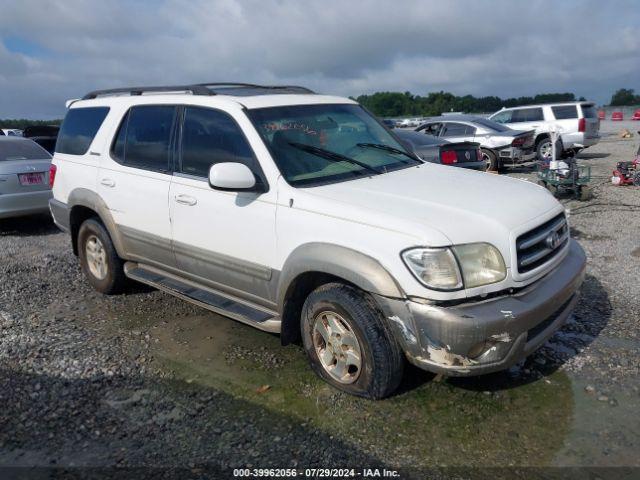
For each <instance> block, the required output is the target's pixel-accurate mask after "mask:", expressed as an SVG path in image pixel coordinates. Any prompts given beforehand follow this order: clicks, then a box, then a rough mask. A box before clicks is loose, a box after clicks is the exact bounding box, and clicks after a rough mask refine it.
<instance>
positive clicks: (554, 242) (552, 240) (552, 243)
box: [544, 232, 560, 250]
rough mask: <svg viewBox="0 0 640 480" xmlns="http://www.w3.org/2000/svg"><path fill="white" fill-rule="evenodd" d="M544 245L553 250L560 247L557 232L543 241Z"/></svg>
mask: <svg viewBox="0 0 640 480" xmlns="http://www.w3.org/2000/svg"><path fill="white" fill-rule="evenodd" d="M544 243H545V244H546V245H547V248H550V249H551V250H555V249H556V248H558V247H559V246H560V235H558V232H553V233H551V234H549V235H548V236H547V238H545V239H544Z"/></svg>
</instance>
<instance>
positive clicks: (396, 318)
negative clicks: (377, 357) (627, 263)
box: [376, 240, 586, 376]
mask: <svg viewBox="0 0 640 480" xmlns="http://www.w3.org/2000/svg"><path fill="white" fill-rule="evenodd" d="M585 266H586V257H585V254H584V252H583V250H582V248H581V247H580V246H579V245H578V244H577V243H576V242H575V241H573V240H572V241H571V244H570V248H569V253H568V255H567V256H566V257H565V259H564V260H563V261H562V263H560V265H558V266H557V267H556V268H555V269H554V270H553V271H551V272H550V273H549V274H547V275H546V276H545V277H543V278H542V279H540V280H538V281H537V282H535V283H533V284H531V285H529V286H527V287H525V288H524V289H523V290H521V291H519V292H517V293H516V294H514V295H505V296H502V297H498V298H492V299H488V300H484V301H479V302H470V303H467V304H460V305H456V306H452V307H442V306H437V305H428V304H423V303H418V302H414V301H410V300H402V299H389V298H385V297H381V296H376V299H377V300H378V303H379V304H380V305H381V307H382V309H383V311H384V313H385V316H386V317H387V318H388V319H389V320H390V324H391V327H392V329H393V331H394V334H395V337H396V338H397V339H398V341H399V343H400V344H401V346H402V347H403V349H404V351H405V354H406V357H407V359H408V360H409V361H410V362H411V363H413V364H414V365H416V366H418V367H420V368H423V369H425V370H429V371H432V372H436V373H443V374H445V375H449V376H470V375H480V374H484V373H490V372H494V371H498V370H504V369H506V368H509V367H510V366H511V365H513V364H515V363H517V362H518V361H520V360H521V359H523V358H525V357H526V356H527V355H529V354H530V353H532V352H533V351H534V350H536V349H537V348H538V347H539V346H540V345H541V344H542V343H543V342H545V341H546V340H547V339H548V338H549V337H550V336H551V335H553V333H554V332H555V331H556V330H557V329H558V328H560V327H561V326H562V325H563V324H564V322H565V321H566V319H567V318H568V317H569V315H570V314H571V311H572V310H573V308H574V306H575V304H576V302H577V301H578V290H579V288H580V285H581V284H582V281H583V279H584V274H585Z"/></svg>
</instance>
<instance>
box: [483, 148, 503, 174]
mask: <svg viewBox="0 0 640 480" xmlns="http://www.w3.org/2000/svg"><path fill="white" fill-rule="evenodd" d="M482 159H483V160H484V162H485V168H484V171H485V172H497V171H498V169H499V168H500V165H499V162H498V157H497V156H496V154H495V153H493V152H492V151H491V150H487V149H484V148H483V149H482Z"/></svg>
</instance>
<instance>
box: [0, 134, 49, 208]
mask: <svg viewBox="0 0 640 480" xmlns="http://www.w3.org/2000/svg"><path fill="white" fill-rule="evenodd" d="M50 167H51V155H49V153H48V152H47V151H46V150H45V149H44V148H42V147H41V146H40V145H38V144H37V143H35V142H34V141H32V140H29V139H27V138H21V137H8V136H2V137H0V219H1V218H9V217H19V216H23V215H32V214H37V213H44V212H48V211H49V199H50V198H51V188H50V187H49V169H50Z"/></svg>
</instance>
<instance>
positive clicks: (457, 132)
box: [441, 123, 476, 137]
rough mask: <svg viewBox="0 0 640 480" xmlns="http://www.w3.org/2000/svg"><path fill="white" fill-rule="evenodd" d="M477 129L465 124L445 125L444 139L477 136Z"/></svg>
mask: <svg viewBox="0 0 640 480" xmlns="http://www.w3.org/2000/svg"><path fill="white" fill-rule="evenodd" d="M475 133H476V129H475V127H472V126H470V125H465V124H463V123H445V124H444V129H443V131H442V134H441V136H442V137H465V136H468V135H475Z"/></svg>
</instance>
